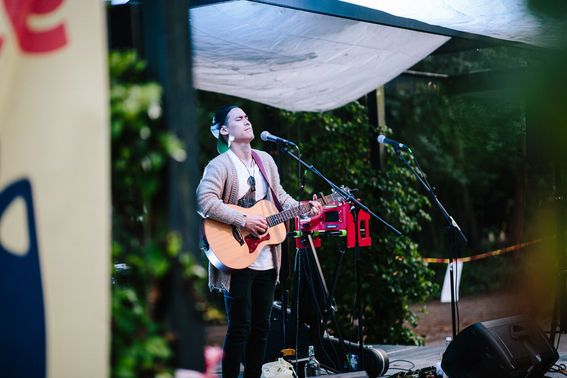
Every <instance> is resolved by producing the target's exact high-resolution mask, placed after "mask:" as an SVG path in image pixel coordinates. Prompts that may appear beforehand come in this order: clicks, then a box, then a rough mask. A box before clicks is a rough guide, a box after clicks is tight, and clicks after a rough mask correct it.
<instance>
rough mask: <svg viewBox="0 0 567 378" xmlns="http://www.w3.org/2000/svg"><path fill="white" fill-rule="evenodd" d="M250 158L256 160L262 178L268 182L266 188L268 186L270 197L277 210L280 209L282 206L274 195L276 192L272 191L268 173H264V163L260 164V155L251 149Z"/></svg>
mask: <svg viewBox="0 0 567 378" xmlns="http://www.w3.org/2000/svg"><path fill="white" fill-rule="evenodd" d="M252 159H254V161H255V162H256V165H257V166H258V168H259V169H260V172H261V173H262V176H264V179H265V180H266V183H267V184H268V188H270V192H271V193H272V198H273V199H274V204H275V205H276V209H278V211H282V210H283V207H282V205H281V203H280V201H279V200H278V197H276V193H274V190H273V189H272V186H271V185H270V180H268V175H267V174H266V170H265V169H264V165H263V164H262V160H260V156H258V154H257V153H256V151H254V150H252Z"/></svg>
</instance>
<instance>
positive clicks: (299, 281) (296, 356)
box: [294, 248, 301, 374]
mask: <svg viewBox="0 0 567 378" xmlns="http://www.w3.org/2000/svg"><path fill="white" fill-rule="evenodd" d="M300 253H301V252H300V249H299V248H297V249H296V250H295V267H294V268H295V272H296V275H297V288H296V293H295V371H296V372H298V371H299V284H300V283H301V277H300V276H301V274H299V270H298V269H300V268H301V266H300V264H301V262H300V257H298V256H300ZM298 374H299V373H298Z"/></svg>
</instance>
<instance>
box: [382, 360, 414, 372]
mask: <svg viewBox="0 0 567 378" xmlns="http://www.w3.org/2000/svg"><path fill="white" fill-rule="evenodd" d="M395 362H407V363H408V364H411V367H410V368H407V369H405V370H411V369H413V368H414V367H415V364H414V363H413V362H411V361H410V360H402V359H399V360H392V361H390V363H389V365H390V366H389V367H388V370H389V369H396V370H404V369H402V368H395V367H392V364H393V363H395Z"/></svg>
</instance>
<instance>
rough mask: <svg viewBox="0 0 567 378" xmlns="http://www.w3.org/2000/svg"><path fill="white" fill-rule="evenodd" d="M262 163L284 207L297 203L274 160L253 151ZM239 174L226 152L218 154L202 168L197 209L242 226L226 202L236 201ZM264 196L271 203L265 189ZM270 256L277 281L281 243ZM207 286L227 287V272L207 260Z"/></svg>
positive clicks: (242, 218) (241, 218)
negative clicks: (281, 178) (282, 180)
mask: <svg viewBox="0 0 567 378" xmlns="http://www.w3.org/2000/svg"><path fill="white" fill-rule="evenodd" d="M254 151H256V153H257V154H258V156H259V157H260V160H261V161H262V164H263V165H264V168H265V171H266V175H267V176H268V177H267V180H268V181H269V184H270V185H271V187H272V189H273V190H274V193H275V194H276V196H277V197H278V200H279V201H280V203H281V205H282V207H283V208H284V210H287V209H290V208H292V207H294V206H297V205H298V203H297V201H296V200H294V199H293V198H292V197H291V196H290V195H289V194H287V193H286V192H285V190H284V189H283V188H282V186H281V185H280V176H279V173H278V168H277V166H276V163H275V162H274V159H273V158H272V157H271V156H270V155H269V154H268V153H266V152H264V151H259V150H254ZM237 179H238V175H237V173H236V167H234V164H233V163H232V160H231V159H230V157H229V156H228V154H220V155H219V156H217V157H216V158H214V159H213V160H211V161H210V162H209V164H208V165H207V166H206V167H205V170H204V172H203V177H202V178H201V182H200V183H199V186H198V187H197V206H198V212H199V214H200V215H201V216H202V217H203V218H211V219H213V220H216V221H219V222H223V223H227V224H232V225H236V226H239V227H244V225H245V223H246V220H245V214H244V213H242V212H240V211H238V210H236V209H232V208H230V207H229V206H226V204H233V205H236V204H237V202H238V198H237V196H238V185H237V184H238V183H237ZM267 199H268V200H270V201H272V202H273V199H272V195H271V192H270V191H269V190H268V195H267ZM271 248H272V257H273V259H274V266H275V267H276V271H277V275H278V280H279V272H280V266H281V246H280V245H276V246H272V247H271ZM209 288H210V289H211V290H213V289H219V290H229V289H230V272H223V271H220V270H218V269H217V268H215V266H214V265H212V264H211V263H209Z"/></svg>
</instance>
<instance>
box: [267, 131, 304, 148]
mask: <svg viewBox="0 0 567 378" xmlns="http://www.w3.org/2000/svg"><path fill="white" fill-rule="evenodd" d="M260 139H262V140H263V141H264V142H268V141H270V142H276V143H280V144H287V145H290V146H295V147H297V145H296V144H295V143H293V142H290V141H289V140H286V139H283V138H280V137H277V136H275V135H272V134H270V133H269V132H267V131H262V134H260Z"/></svg>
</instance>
